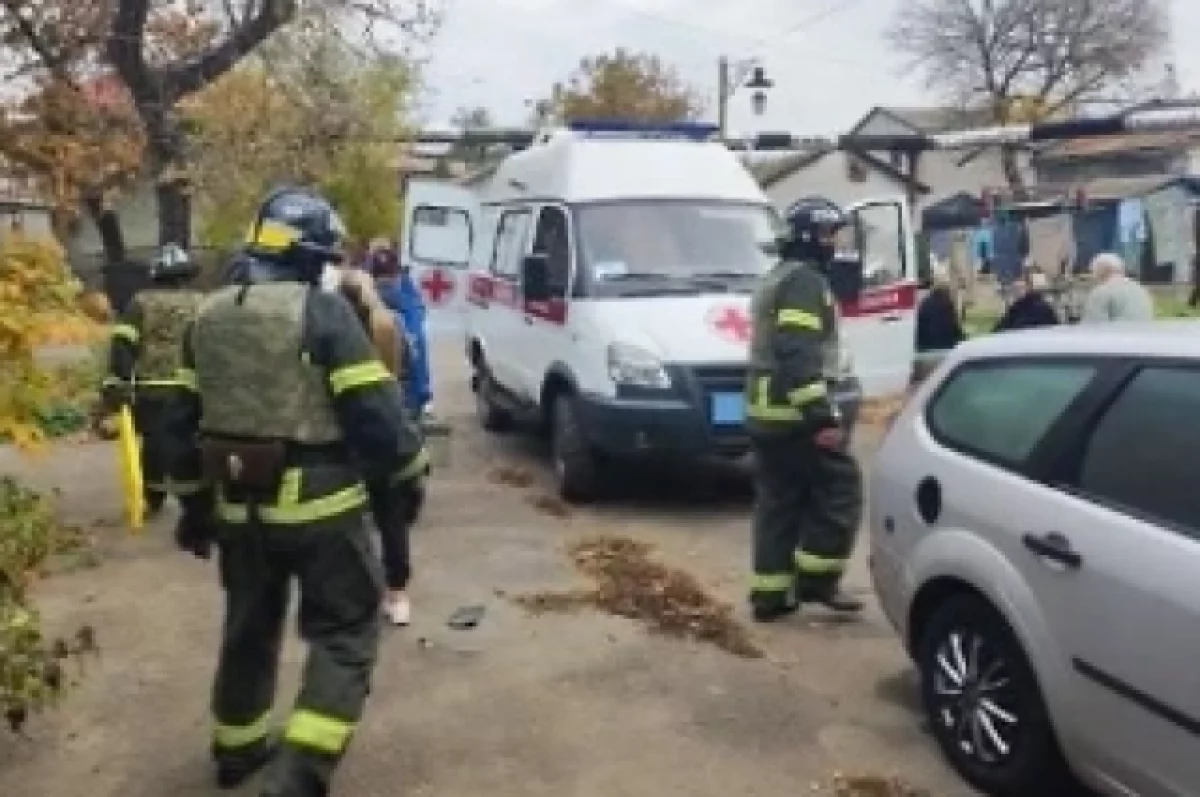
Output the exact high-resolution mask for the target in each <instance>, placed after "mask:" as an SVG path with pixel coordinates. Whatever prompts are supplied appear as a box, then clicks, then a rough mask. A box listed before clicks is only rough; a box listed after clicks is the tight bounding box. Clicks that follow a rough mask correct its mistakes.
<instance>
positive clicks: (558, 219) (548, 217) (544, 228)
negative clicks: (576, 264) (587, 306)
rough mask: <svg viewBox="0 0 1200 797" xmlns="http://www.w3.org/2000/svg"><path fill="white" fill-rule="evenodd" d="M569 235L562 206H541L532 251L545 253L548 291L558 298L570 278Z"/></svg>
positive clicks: (565, 291) (564, 291)
mask: <svg viewBox="0 0 1200 797" xmlns="http://www.w3.org/2000/svg"><path fill="white" fill-rule="evenodd" d="M570 235H571V234H570V226H569V224H568V222H567V214H566V213H564V212H563V209H562V208H559V207H554V206H548V207H544V208H542V210H541V213H540V214H539V215H538V225H537V232H536V234H535V235H534V238H533V252H534V254H544V255H546V258H547V260H548V261H549V266H550V269H549V277H550V291H551V294H552V295H553V296H555V297H558V298H561V297H565V296H566V295H567V285H568V283H569V282H570V279H571V239H570Z"/></svg>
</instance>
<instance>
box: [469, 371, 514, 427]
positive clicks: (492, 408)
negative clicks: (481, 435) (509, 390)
mask: <svg viewBox="0 0 1200 797" xmlns="http://www.w3.org/2000/svg"><path fill="white" fill-rule="evenodd" d="M499 389H500V388H499V386H498V385H497V384H496V381H495V380H494V379H492V375H491V374H490V373H489V372H488V369H487V365H485V364H483V363H480V364H479V366H478V370H477V371H476V372H475V414H476V415H477V416H478V417H479V425H480V426H482V427H483V429H484V431H487V432H507V431H509V430H510V429H512V425H513V417H512V415H511V414H510V413H509V412H508V410H506V409H505V408H504V407H502V406H500V404H499V403H498V402H497V401H496V392H497V391H498V390H499Z"/></svg>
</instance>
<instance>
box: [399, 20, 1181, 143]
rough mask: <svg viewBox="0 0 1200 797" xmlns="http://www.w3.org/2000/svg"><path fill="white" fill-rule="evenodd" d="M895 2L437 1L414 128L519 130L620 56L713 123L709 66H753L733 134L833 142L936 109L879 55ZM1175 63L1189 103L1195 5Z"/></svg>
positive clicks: (1176, 25)
mask: <svg viewBox="0 0 1200 797" xmlns="http://www.w3.org/2000/svg"><path fill="white" fill-rule="evenodd" d="M900 2H902V0H448V4H449V7H448V12H447V16H446V22H445V25H444V27H443V29H442V30H441V32H440V33H439V35H438V38H437V40H436V41H435V42H434V45H433V48H432V49H433V55H432V59H431V62H430V64H429V66H428V71H427V84H428V86H429V93H428V95H427V97H426V98H425V101H424V103H423V107H422V116H423V117H424V120H425V121H426V122H432V123H438V122H444V121H445V120H448V119H449V118H450V116H451V115H452V114H453V112H454V110H455V109H456V108H458V107H460V106H467V107H471V106H477V105H482V106H485V107H488V108H490V109H492V111H493V113H494V114H495V118H496V120H497V122H498V123H500V124H511V125H520V124H523V123H524V122H525V120H526V118H527V114H528V110H527V108H526V105H525V104H526V102H527V101H528V100H531V99H536V98H540V97H544V96H545V95H546V94H547V93H548V91H549V87H550V86H551V85H552V84H553V83H554V82H555V81H556V80H562V79H563V78H565V77H566V76H567V75H569V74H570V72H571V70H572V68H573V67H574V66H575V65H576V64H577V63H578V61H579V59H580V58H581V57H583V56H585V55H589V54H594V53H598V52H605V51H609V50H612V49H613V48H615V47H616V46H624V47H627V48H630V49H634V50H644V51H648V52H653V53H656V54H657V55H659V57H661V58H663V59H664V60H665V61H668V62H670V63H671V64H673V65H674V66H675V67H676V68H677V69H678V70H679V72H680V74H681V75H682V76H683V77H684V78H685V79H687V80H688V81H690V82H691V83H692V84H693V85H694V86H696V87H697V88H698V89H699V90H701V91H703V92H704V94H705V95H706V98H707V101H708V108H709V114H710V117H711V116H715V113H714V109H715V102H714V99H715V94H716V79H717V78H716V75H717V66H716V63H717V57H718V56H719V55H721V54H726V55H729V56H730V57H732V58H737V59H744V58H749V57H752V56H757V57H759V58H761V59H762V62H763V65H764V66H765V67H766V69H767V72H768V74H769V76H770V77H771V78H773V79H774V80H775V83H776V88H775V89H774V90H773V91H772V92H771V96H770V100H769V102H768V109H767V112H766V113H765V114H764V115H763V116H762V117H760V118H756V117H754V115H753V114H752V113H751V112H750V98H749V92H747V91H743V92H741V93H739V94H738V95H737V96H735V97H734V99H733V101H732V104H731V111H730V128H731V130H732V131H733V132H735V133H753V132H756V131H759V130H787V131H790V132H795V133H803V134H832V133H838V132H844V131H845V129H846V128H848V127H849V126H850V125H851V124H852V123H853V122H855V121H856V120H857V119H859V118H860V117H861V116H862V115H863V114H864V113H865V112H866V111H867V110H868V109H869V108H870V107H871V106H873V105H926V104H932V103H933V102H934V101H935V99H936V98H933V97H931V96H930V95H929V94H928V92H926V91H925V90H924V89H923V88H922V86H921V83H920V81H919V80H918V79H916V78H915V77H914V76H912V75H906V74H904V70H903V67H904V64H903V62H902V61H901V60H900V59H898V58H897V57H895V56H894V55H893V54H892V53H891V52H889V50H888V45H887V42H886V41H885V40H884V38H883V33H882V32H883V29H884V28H885V27H886V25H887V22H888V20H889V19H890V18H891V16H892V13H893V11H894V9H895V8H896V6H897V5H899V3H900ZM1172 4H1173V7H1174V8H1173V25H1172V28H1173V31H1175V32H1177V33H1176V36H1175V38H1176V40H1177V41H1176V44H1175V46H1174V55H1175V63H1176V65H1177V70H1178V74H1179V78H1180V83H1181V84H1182V87H1183V89H1184V90H1185V91H1186V92H1190V91H1192V90H1198V91H1200V48H1195V47H1188V46H1180V44H1179V42H1178V40H1179V39H1182V38H1183V36H1182V34H1181V32H1182V31H1197V30H1200V0H1172Z"/></svg>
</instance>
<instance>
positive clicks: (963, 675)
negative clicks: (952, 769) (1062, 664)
mask: <svg viewBox="0 0 1200 797" xmlns="http://www.w3.org/2000/svg"><path fill="white" fill-rule="evenodd" d="M935 657H936V661H937V669H936V670H935V672H934V673H933V683H932V691H933V700H934V705H933V706H931V708H933V709H934V712H935V717H934V721H935V722H938V723H940V724H941V726H942V728H943V730H944V732H946V733H947V734H948V735H950V736H951V737H952V738H953V740H954V744H955V745H956V747H957V748H958V750H959V752H960V754H961V755H963V756H964V757H967V758H970V759H973V760H974V761H975V762H976V763H977V764H978V765H981V766H983V767H995V766H1003V765H1004V764H1005V763H1007V762H1008V760H1009V759H1010V758H1011V757H1012V755H1013V753H1014V751H1015V750H1016V747H1017V745H1018V744H1019V741H1020V739H1019V734H1020V730H1021V726H1022V722H1021V718H1020V716H1019V714H1018V711H1019V702H1020V698H1019V696H1018V694H1017V692H1016V690H1015V688H1014V684H1013V677H1012V672H1011V670H1012V665H1011V664H1010V663H1009V662H1008V661H1006V660H1005V659H1004V657H1003V656H1002V655H1000V653H999V652H998V651H996V650H995V649H994V648H993V647H992V646H991V645H989V644H988V642H987V640H985V639H984V638H983V636H982V635H980V634H979V633H977V632H973V631H967V630H962V629H955V630H953V631H951V632H950V633H948V634H946V635H945V636H944V637H943V638H942V640H941V641H940V642H939V643H938V645H937V648H936V652H935Z"/></svg>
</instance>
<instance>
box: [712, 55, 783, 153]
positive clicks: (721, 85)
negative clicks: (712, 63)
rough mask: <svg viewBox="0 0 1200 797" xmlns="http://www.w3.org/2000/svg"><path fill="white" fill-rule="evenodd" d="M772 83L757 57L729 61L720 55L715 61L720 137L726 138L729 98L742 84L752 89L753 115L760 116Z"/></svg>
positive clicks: (765, 105)
mask: <svg viewBox="0 0 1200 797" xmlns="http://www.w3.org/2000/svg"><path fill="white" fill-rule="evenodd" d="M747 78H749V79H747ZM774 85H775V83H774V81H772V80H771V79H770V78H768V77H767V75H766V70H765V69H764V68H763V67H762V66H761V65H760V64H759V62H758V59H757V58H747V59H745V60H742V61H737V62H731V61H730V60H729V58H727V57H726V56H721V58H720V59H719V60H718V61H717V128H718V130H719V134H720V136H721V138H722V139H724V138H726V135H727V133H728V128H729V98H730V97H732V96H733V95H734V93H735V92H736V91H737V90H738V89H740V88H742V87H743V86H744V87H746V88H748V89H753V90H754V94H753V95H752V96H751V98H750V102H751V107H752V108H753V109H754V115H755V116H761V115H762V113H763V111H765V110H766V108H767V89H769V88H771V87H772V86H774Z"/></svg>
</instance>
